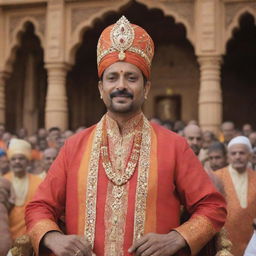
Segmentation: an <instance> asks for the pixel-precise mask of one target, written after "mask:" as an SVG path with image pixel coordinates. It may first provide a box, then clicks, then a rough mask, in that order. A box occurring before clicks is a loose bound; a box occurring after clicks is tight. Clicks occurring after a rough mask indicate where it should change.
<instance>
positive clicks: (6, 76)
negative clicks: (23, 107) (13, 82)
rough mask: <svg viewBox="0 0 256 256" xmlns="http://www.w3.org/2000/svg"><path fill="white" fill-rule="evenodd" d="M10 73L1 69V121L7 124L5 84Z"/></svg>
mask: <svg viewBox="0 0 256 256" xmlns="http://www.w3.org/2000/svg"><path fill="white" fill-rule="evenodd" d="M8 77H9V73H7V72H4V71H0V123H2V124H5V84H6V79H7V78H8Z"/></svg>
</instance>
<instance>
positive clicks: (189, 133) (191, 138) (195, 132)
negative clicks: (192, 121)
mask: <svg viewBox="0 0 256 256" xmlns="http://www.w3.org/2000/svg"><path fill="white" fill-rule="evenodd" d="M185 138H186V139H187V142H188V144H189V146H190V147H191V149H192V150H193V151H194V153H195V154H196V155H198V154H199V152H200V149H201V147H202V133H201V131H200V129H199V128H197V127H189V128H187V129H186V130H185Z"/></svg>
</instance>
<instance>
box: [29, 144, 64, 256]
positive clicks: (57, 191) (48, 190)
mask: <svg viewBox="0 0 256 256" xmlns="http://www.w3.org/2000/svg"><path fill="white" fill-rule="evenodd" d="M65 151H66V144H65V145H64V146H63V148H62V150H61V151H60V153H59V155H58V157H57V158H56V160H55V161H54V162H53V164H52V166H51V168H50V170H49V172H48V174H47V176H46V178H45V180H44V181H43V182H42V183H41V185H40V186H39V187H38V189H37V191H36V194H35V196H34V198H33V200H32V201H31V202H30V203H29V204H28V205H27V207H26V211H25V221H26V225H27V230H28V234H29V235H30V237H31V241H32V244H33V247H34V250H35V252H36V255H39V245H40V241H41V239H42V238H43V236H44V235H45V234H46V233H47V232H49V231H54V230H56V231H60V232H61V230H60V228H59V226H58V225H57V221H58V219H59V218H60V216H61V215H62V214H63V213H64V209H65V202H66V178H67V175H66V171H67V164H66V162H67V157H66V153H65Z"/></svg>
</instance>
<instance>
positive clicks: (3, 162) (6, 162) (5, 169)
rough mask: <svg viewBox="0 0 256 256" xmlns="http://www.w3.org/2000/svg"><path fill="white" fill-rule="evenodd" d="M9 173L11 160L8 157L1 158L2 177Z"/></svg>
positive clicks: (0, 169)
mask: <svg viewBox="0 0 256 256" xmlns="http://www.w3.org/2000/svg"><path fill="white" fill-rule="evenodd" d="M8 171H9V160H8V158H7V156H1V157H0V172H1V174H2V175H4V174H5V173H7V172H8Z"/></svg>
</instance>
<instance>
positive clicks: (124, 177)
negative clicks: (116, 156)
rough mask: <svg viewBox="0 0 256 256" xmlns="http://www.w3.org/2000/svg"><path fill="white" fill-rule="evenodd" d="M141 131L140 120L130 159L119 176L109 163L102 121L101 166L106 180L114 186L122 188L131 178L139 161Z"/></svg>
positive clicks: (104, 126) (105, 129)
mask: <svg viewBox="0 0 256 256" xmlns="http://www.w3.org/2000/svg"><path fill="white" fill-rule="evenodd" d="M141 129H142V120H141V121H140V122H139V124H138V128H137V131H136V132H135V138H134V145H133V148H132V153H131V156H130V159H129V160H128V163H127V166H126V169H125V171H124V173H123V174H121V173H120V172H117V170H113V167H112V164H111V162H110V158H109V154H108V140H107V132H106V131H107V128H106V120H105V121H104V125H103V142H102V146H101V156H102V164H103V167H104V169H105V172H106V175H107V177H108V179H109V180H110V181H112V182H113V183H114V184H115V185H116V186H122V185H124V184H126V183H127V182H128V180H129V179H130V178H131V177H132V175H133V173H134V171H135V167H136V165H137V162H138V160H139V155H140V147H141V137H142V133H141Z"/></svg>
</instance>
